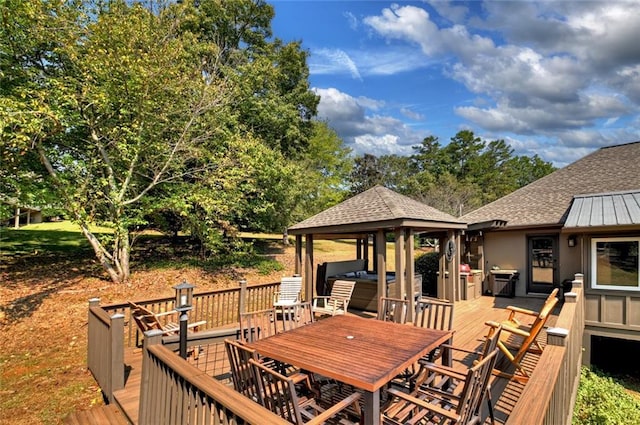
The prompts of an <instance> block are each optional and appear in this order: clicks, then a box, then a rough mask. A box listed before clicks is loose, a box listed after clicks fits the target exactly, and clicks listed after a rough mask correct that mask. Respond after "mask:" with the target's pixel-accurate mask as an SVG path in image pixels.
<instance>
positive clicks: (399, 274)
mask: <svg viewBox="0 0 640 425" xmlns="http://www.w3.org/2000/svg"><path fill="white" fill-rule="evenodd" d="M395 237H396V239H395V254H396V293H395V294H389V296H390V297H395V298H404V296H405V294H407V282H406V277H405V276H406V275H405V261H404V255H403V251H404V248H405V246H404V231H403V230H402V228H397V229H395Z"/></svg>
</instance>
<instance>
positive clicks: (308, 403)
mask: <svg viewBox="0 0 640 425" xmlns="http://www.w3.org/2000/svg"><path fill="white" fill-rule="evenodd" d="M249 364H251V366H252V368H253V371H254V375H255V377H256V380H257V382H258V388H259V395H260V397H259V403H260V404H262V405H263V406H264V407H266V408H267V409H269V410H271V411H272V412H273V413H275V414H277V415H280V416H282V417H283V418H284V419H286V420H287V421H289V422H291V423H292V424H296V425H302V424H307V425H315V424H324V423H326V422H327V421H328V420H329V419H330V418H333V417H335V416H337V415H339V414H343V415H345V414H344V410H345V409H346V408H348V407H349V406H351V407H353V409H354V410H355V412H357V414H358V415H359V416H360V417H361V416H362V413H361V410H360V405H359V403H358V400H359V399H360V396H361V395H360V393H357V392H354V393H352V394H351V395H349V396H348V397H346V398H344V399H343V400H341V401H339V402H338V403H336V404H334V405H333V406H331V407H329V408H327V409H325V408H323V407H321V406H319V405H318V404H317V403H316V401H315V400H314V398H312V397H308V396H305V395H299V394H298V393H297V392H296V387H295V382H294V381H293V380H292V379H291V378H289V377H287V376H284V375H282V374H280V373H278V372H277V371H275V370H273V369H271V368H269V367H267V366H265V365H264V364H262V363H260V362H257V361H256V360H254V359H250V360H249ZM341 423H348V422H347V417H346V415H345V416H344V418H342V420H341Z"/></svg>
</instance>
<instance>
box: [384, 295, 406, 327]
mask: <svg viewBox="0 0 640 425" xmlns="http://www.w3.org/2000/svg"><path fill="white" fill-rule="evenodd" d="M408 311H409V300H403V299H398V298H390V297H380V299H379V300H378V316H377V319H378V320H382V321H385V322H394V323H406V322H407V312H408Z"/></svg>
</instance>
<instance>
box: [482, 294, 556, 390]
mask: <svg viewBox="0 0 640 425" xmlns="http://www.w3.org/2000/svg"><path fill="white" fill-rule="evenodd" d="M558 290H559V289H558V288H556V289H554V290H553V291H552V292H551V294H549V296H548V297H547V299H546V301H545V303H544V305H543V306H542V308H541V309H540V311H539V312H535V311H532V310H527V309H523V308H519V307H513V306H509V307H507V310H509V317H508V318H507V320H506V321H503V322H502V323H498V322H494V321H488V322H486V325H487V326H489V327H490V328H497V327H498V326H502V331H503V332H502V337H501V339H500V341H498V348H499V349H500V351H502V353H503V354H504V355H505V357H506V358H507V359H508V360H509V362H510V364H512V365H513V366H514V367H515V372H514V373H509V372H507V371H500V370H495V371H494V374H496V375H498V376H501V377H504V378H508V379H513V380H515V381H517V382H520V383H523V384H524V383H526V382H527V381H528V380H529V374H528V373H527V371H526V370H525V369H524V367H523V366H522V361H523V359H524V356H525V355H526V354H527V353H533V354H542V350H543V347H542V346H541V345H540V343H539V341H538V340H537V339H538V336H539V335H540V332H541V331H542V329H543V328H544V326H545V323H546V322H547V319H548V318H549V314H551V312H552V311H553V308H554V307H555V306H556V304H557V302H558V298H557V297H556V296H557V294H558ZM519 315H524V316H528V317H530V318H531V317H533V318H534V321H533V323H531V325H529V326H527V325H526V324H523V323H522V322H521V320H522V319H521V318H519ZM514 341H515V342H514Z"/></svg>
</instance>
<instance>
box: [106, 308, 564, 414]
mask: <svg viewBox="0 0 640 425" xmlns="http://www.w3.org/2000/svg"><path fill="white" fill-rule="evenodd" d="M543 304H544V298H501V297H495V298H494V297H488V296H482V297H480V298H477V299H475V300H469V301H459V302H456V305H455V312H454V329H455V334H454V337H453V345H454V346H460V347H463V348H467V349H476V348H479V347H480V345H481V343H482V340H483V337H484V335H486V332H487V327H486V325H485V324H484V323H485V321H487V320H494V321H502V320H506V318H507V315H508V313H507V311H506V310H504V309H505V307H507V306H508V305H514V306H518V307H521V308H526V309H530V310H534V311H537V310H539V309H540V308H541V307H542V305H543ZM558 311H559V307H556V310H555V311H554V314H553V315H552V316H551V317H550V318H549V320H548V321H547V327H550V326H553V323H555V320H556V317H557V316H556V315H557V313H558ZM350 313H353V314H358V315H363V316H372V314H370V313H366V312H357V311H353V312H350ZM541 340H542V341H546V333H544V332H543V333H542V334H541ZM211 348H212V350H209V349H208V348H206V349H204V350H203V351H202V352H201V353H200V355H199V358H198V360H197V362H196V365H197V366H198V367H200V368H202V369H203V370H206V371H207V372H208V373H210V374H211V375H214V376H217V377H218V379H220V380H221V381H222V382H226V383H228V384H229V385H230V381H229V377H228V375H227V374H225V372H226V368H228V363H227V361H226V354H225V350H224V345H223V344H218V345H217V346H215V348H214V347H211ZM537 360H538V356H536V355H531V354H528V355H527V356H526V357H525V361H524V363H525V369H529V370H533V367H535V364H536V362H537ZM190 361H191V362H193V360H190ZM125 364H126V371H127V372H126V373H127V376H126V379H125V388H124V389H122V390H119V391H117V392H116V393H115V394H114V395H115V398H116V402H117V404H118V407H120V409H121V410H122V411H123V412H124V414H125V415H126V417H127V418H128V420H129V421H130V422H131V423H132V424H137V423H138V408H139V404H138V398H139V395H140V379H141V371H142V355H141V351H140V349H139V348H138V349H127V351H126V352H125ZM523 388H524V386H523V385H521V384H519V383H517V382H513V381H508V380H506V379H503V378H498V377H494V378H493V381H492V385H491V392H492V401H493V405H494V412H495V415H496V422H497V423H505V422H506V420H507V418H508V416H509V413H510V412H511V411H512V409H513V407H514V406H515V404H516V403H517V401H518V399H519V396H520V394H521V393H522V389H523ZM483 409H486V403H485V405H484V406H483ZM487 423H490V421H488V420H487Z"/></svg>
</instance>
